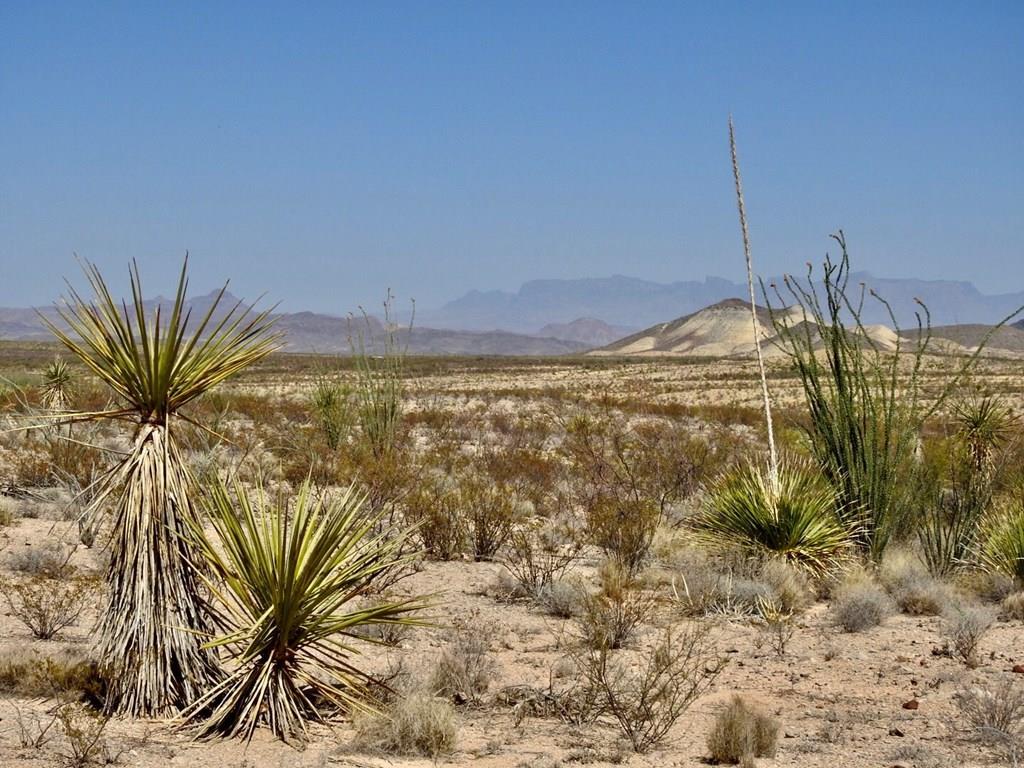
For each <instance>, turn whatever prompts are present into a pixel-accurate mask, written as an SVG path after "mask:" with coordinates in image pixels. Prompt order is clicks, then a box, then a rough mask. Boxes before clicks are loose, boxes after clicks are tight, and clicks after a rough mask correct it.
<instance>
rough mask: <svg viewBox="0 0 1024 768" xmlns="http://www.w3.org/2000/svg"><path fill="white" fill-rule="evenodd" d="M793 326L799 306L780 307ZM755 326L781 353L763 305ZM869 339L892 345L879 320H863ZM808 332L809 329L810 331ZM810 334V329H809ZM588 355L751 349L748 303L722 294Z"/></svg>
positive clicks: (772, 352)
mask: <svg viewBox="0 0 1024 768" xmlns="http://www.w3.org/2000/svg"><path fill="white" fill-rule="evenodd" d="M782 312H783V313H785V314H784V315H783V316H784V317H787V318H788V320H789V322H791V323H793V325H794V328H796V327H797V325H798V324H800V323H802V322H803V316H802V314H801V313H800V311H799V309H797V308H792V309H789V310H782ZM757 314H758V321H759V323H760V326H761V336H762V340H763V345H762V348H763V350H764V353H765V355H766V356H769V357H773V356H776V355H781V354H782V351H781V350H780V349H779V347H778V346H777V345H776V344H775V343H774V339H775V332H774V329H773V327H772V322H771V317H770V316H769V314H768V310H767V309H765V308H764V307H758V308H757ZM864 330H865V331H866V332H867V334H868V336H869V337H870V338H871V340H872V342H873V343H874V344H875V345H876V346H877V347H879V348H880V349H884V350H891V349H895V347H896V343H897V341H898V337H897V335H896V332H895V331H893V330H892V328H889V327H888V326H885V325H880V324H876V325H868V326H865V329H864ZM812 333H815V332H814V331H812ZM815 335H816V333H815ZM588 354H590V355H627V356H634V355H637V356H641V357H653V356H684V357H746V356H749V355H753V354H754V342H753V329H752V327H751V320H750V305H749V304H748V303H747V302H745V301H743V300H742V299H726V300H725V301H720V302H718V303H717V304H712V305H711V306H710V307H705V308H704V309H702V310H700V311H699V312H694V313H693V314H691V315H686V316H685V317H680V318H679V319H677V320H673V321H671V322H669V323H659V324H658V325H654V326H651V327H650V328H647V329H646V330H643V331H640V332H639V333H635V334H633V335H632V336H627V337H626V338H624V339H620V340H619V341H616V342H613V343H612V344H608V345H606V346H604V347H602V348H601V349H596V350H593V351H591V352H589V353H588Z"/></svg>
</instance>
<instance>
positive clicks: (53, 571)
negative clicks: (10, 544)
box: [7, 539, 74, 579]
mask: <svg viewBox="0 0 1024 768" xmlns="http://www.w3.org/2000/svg"><path fill="white" fill-rule="evenodd" d="M73 552H74V550H73V549H72V548H70V547H66V546H64V545H63V544H61V543H60V542H58V541H54V540H53V539H49V540H47V541H46V542H44V543H43V544H41V545H40V546H38V547H25V548H24V549H16V550H15V551H14V553H13V554H12V555H10V557H9V558H8V559H7V567H8V568H10V569H11V570H12V571H16V572H18V573H23V574H26V575H29V576H40V577H46V578H51V579H57V578H61V577H63V576H65V575H67V574H68V572H69V570H70V567H69V565H68V560H70V559H71V555H72V553H73Z"/></svg>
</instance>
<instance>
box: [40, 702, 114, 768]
mask: <svg viewBox="0 0 1024 768" xmlns="http://www.w3.org/2000/svg"><path fill="white" fill-rule="evenodd" d="M55 714H56V717H57V722H58V724H59V725H60V729H61V731H63V733H64V740H65V743H66V744H67V751H66V752H64V753H62V754H61V757H62V758H63V761H62V762H63V763H64V765H65V766H66V767H67V768H85V767H86V766H89V765H112V764H114V763H116V762H117V756H115V755H112V754H111V753H110V750H109V748H108V747H107V741H106V739H105V738H104V736H103V734H104V732H105V731H106V728H107V723H109V722H110V715H108V714H106V713H101V712H97V711H96V710H95V709H92V708H90V707H87V706H84V705H82V704H78V703H74V702H68V703H65V704H61V705H60V706H59V707H58V708H57V710H56V712H55Z"/></svg>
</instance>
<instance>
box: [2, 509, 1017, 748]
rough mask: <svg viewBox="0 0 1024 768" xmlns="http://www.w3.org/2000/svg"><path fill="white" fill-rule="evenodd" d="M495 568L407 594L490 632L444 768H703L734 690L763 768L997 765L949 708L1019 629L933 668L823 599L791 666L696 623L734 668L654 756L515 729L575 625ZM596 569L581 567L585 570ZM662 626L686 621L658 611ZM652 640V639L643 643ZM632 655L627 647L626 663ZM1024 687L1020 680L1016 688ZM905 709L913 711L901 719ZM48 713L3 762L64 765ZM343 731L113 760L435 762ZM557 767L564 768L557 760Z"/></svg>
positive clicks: (432, 634) (928, 639)
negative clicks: (356, 740) (377, 750)
mask: <svg viewBox="0 0 1024 768" xmlns="http://www.w3.org/2000/svg"><path fill="white" fill-rule="evenodd" d="M66 525H67V524H66V523H58V524H57V527H56V528H54V524H53V523H51V522H48V521H44V520H28V519H25V520H20V521H17V523H16V524H15V525H14V526H12V527H8V528H5V529H2V530H0V542H2V544H3V550H4V551H3V556H4V558H9V557H10V555H11V553H12V552H13V551H14V550H16V549H18V548H21V547H26V546H34V545H36V544H38V543H39V542H40V541H41V540H42V539H44V538H45V537H49V536H53V535H55V534H57V535H59V534H60V532H61V527H66ZM94 558H95V553H93V552H91V551H88V550H85V548H84V547H79V551H77V552H76V554H75V560H74V561H73V562H76V563H78V564H79V565H81V566H83V567H87V566H88V565H89V563H90V562H91V561H92V560H94ZM499 569H500V566H499V565H497V564H494V563H469V562H465V563H463V562H456V563H427V564H426V565H425V566H424V568H423V569H422V570H421V571H420V572H418V573H416V574H415V575H414V576H412V577H410V578H409V579H407V580H406V581H404V582H402V588H403V589H404V590H408V591H410V592H414V593H422V592H439V593H440V595H439V603H440V605H443V607H444V613H445V615H446V616H450V617H451V621H452V622H453V623H454V624H457V625H458V624H461V625H464V626H466V627H468V628H470V629H471V630H472V631H484V632H487V633H488V634H489V637H490V647H491V653H492V657H493V660H494V663H495V672H494V679H493V682H492V684H491V686H490V689H489V690H488V693H487V696H486V697H485V698H486V701H485V704H484V705H483V706H481V707H477V708H460V710H459V713H458V721H459V736H458V745H457V749H456V751H455V753H454V754H452V755H450V756H448V757H445V758H442V759H441V760H439V763H441V764H450V765H470V764H472V765H474V766H481V768H485V767H490V766H493V767H494V768H498V767H501V768H512V767H514V766H533V765H536V766H554V765H559V764H565V765H568V764H576V763H579V764H589V765H596V766H601V765H610V764H628V765H634V766H699V765H702V764H705V763H706V754H707V751H706V748H705V737H706V734H707V733H708V730H709V728H710V725H711V720H712V718H713V716H714V714H715V712H716V711H717V709H718V708H719V706H720V705H721V703H722V702H723V701H725V700H726V699H728V697H729V696H731V695H732V694H733V693H743V694H747V695H749V696H750V697H751V698H752V699H754V700H756V701H758V702H760V704H761V705H762V706H763V707H764V708H765V709H767V710H768V711H770V712H772V713H774V714H775V715H776V716H777V717H778V718H779V719H780V721H781V723H782V727H783V737H782V738H781V739H780V741H779V749H778V753H777V755H776V756H775V757H774V758H773V759H763V760H759V761H758V762H759V764H760V765H764V766H789V765H801V766H837V765H843V766H889V765H904V766H952V765H962V766H968V765H993V764H998V762H997V761H996V757H995V755H994V754H993V753H989V752H987V751H986V750H984V749H981V748H979V747H978V746H977V745H975V744H973V743H969V742H967V741H965V740H964V739H963V738H962V734H960V733H959V732H958V731H957V730H956V728H955V724H956V722H955V721H956V718H955V716H954V713H955V706H954V703H953V701H952V696H953V694H954V692H955V691H956V690H957V688H958V686H960V685H961V684H965V683H967V682H968V681H980V680H995V679H1000V678H1008V677H1018V676H1014V675H1013V674H1012V672H1010V670H1011V668H1012V667H1013V665H1014V664H1015V663H1018V662H1022V661H1024V632H1022V631H1021V627H1020V625H1019V624H1016V625H1014V624H1007V623H999V624H997V625H996V626H995V628H994V629H992V630H991V631H990V632H989V634H988V635H987V636H986V638H985V639H984V641H983V646H982V654H981V656H982V658H983V664H982V665H981V667H980V668H978V669H976V670H967V669H966V668H965V667H964V666H963V664H961V663H960V662H957V661H955V660H953V659H951V658H946V657H941V656H935V655H933V653H932V650H933V649H934V648H937V647H938V646H939V645H940V644H941V630H942V620H941V619H938V618H912V617H907V616H895V617H892V618H890V619H888V620H887V621H886V622H885V623H884V624H883V625H882V626H880V627H876V628H875V629H872V630H869V631H867V632H865V633H859V634H844V633H842V632H840V631H839V630H838V629H837V628H836V627H834V626H833V625H832V623H831V621H830V618H829V615H828V607H827V605H826V604H824V603H818V604H816V605H814V606H812V607H811V608H810V609H809V610H808V611H807V612H806V613H804V614H802V615H801V617H800V619H799V624H798V628H797V631H796V634H795V636H794V638H793V640H792V642H791V646H790V649H789V650H788V651H787V655H786V657H785V658H783V659H780V658H778V657H777V656H776V655H775V653H774V651H772V650H770V649H769V648H768V647H767V646H766V645H763V644H762V643H760V642H759V639H760V637H761V635H760V632H759V630H758V629H757V628H756V627H755V626H753V625H752V624H750V623H749V622H747V621H744V620H741V619H733V620H727V619H715V620H712V619H700V621H711V622H712V623H713V629H712V634H713V638H714V640H715V644H716V647H717V649H718V652H719V653H721V654H722V655H723V656H725V657H726V658H727V659H728V660H729V663H728V665H727V667H726V668H725V671H724V672H723V673H722V675H721V676H720V677H719V678H718V680H717V682H716V684H715V686H714V688H713V690H712V692H710V693H709V694H707V695H706V696H704V697H703V698H701V699H700V700H698V701H697V702H696V704H695V705H694V706H693V707H692V708H691V709H690V711H689V712H688V713H687V714H685V715H684V716H683V717H682V718H681V719H680V721H679V722H678V723H677V724H676V725H675V727H674V728H673V730H672V731H671V733H670V735H669V738H668V739H667V740H666V741H665V743H664V744H663V745H662V746H661V747H660V748H658V749H657V750H655V751H653V752H651V753H649V754H647V755H634V754H631V753H630V752H629V751H628V750H627V749H626V748H625V746H624V745H623V742H622V741H621V739H620V737H619V735H618V731H617V728H616V727H615V726H614V725H613V724H612V723H611V722H600V723H598V724H596V725H594V726H589V727H584V728H575V727H571V726H568V725H565V724H563V723H561V722H560V721H558V720H555V719H538V718H527V719H525V720H523V722H522V723H520V724H519V725H518V726H517V725H516V724H515V718H514V716H513V712H512V710H511V708H510V707H508V706H506V705H502V704H500V703H498V700H499V699H500V698H501V697H500V694H501V692H502V690H503V689H505V688H506V687H508V686H518V685H531V686H537V687H545V686H547V684H548V682H549V678H550V674H551V670H552V668H554V667H556V666H557V665H558V664H559V661H560V659H562V658H563V657H564V648H565V645H564V643H565V642H567V640H566V637H567V634H566V630H567V629H568V627H567V626H566V624H565V622H564V621H563V620H560V619H556V618H552V617H550V616H547V615H545V614H543V613H542V612H541V611H540V610H539V609H537V608H534V607H531V606H529V605H525V604H511V605H510V604H507V603H504V602H499V601H497V600H496V599H494V598H492V597H490V596H488V594H487V593H488V587H489V586H491V585H492V584H493V582H494V580H495V577H496V575H497V572H498V571H499ZM591 570H592V568H591V566H590V564H587V563H584V565H583V566H582V567H581V570H580V573H581V575H583V576H588V575H589V574H590V572H591ZM94 615H95V614H94V613H93V614H91V615H89V616H85V617H83V619H82V620H81V621H80V622H79V623H78V624H77V625H76V626H75V627H72V628H70V629H68V630H67V631H65V632H64V633H63V635H62V636H61V638H60V639H59V640H55V641H38V640H33V639H32V637H31V635H30V634H29V633H28V631H27V630H26V629H25V627H24V626H22V625H21V624H20V623H19V622H18V621H16V620H15V619H14V618H13V617H11V616H9V615H5V616H3V617H0V654H3V655H7V654H12V653H23V652H25V650H26V649H28V650H29V651H30V652H34V653H39V654H44V655H45V654H53V653H55V652H58V651H60V650H61V649H64V648H75V647H77V648H79V649H82V648H88V646H89V645H90V643H91V641H92V634H91V629H92V617H94ZM659 620H660V621H661V622H682V621H687V620H685V619H682V618H681V617H679V616H678V615H677V614H674V613H673V611H672V609H671V606H669V605H667V604H666V605H665V606H664V609H663V611H662V613H661V615H660V619H659ZM656 632H657V630H655V629H654V628H649V629H648V630H647V631H646V634H645V635H644V637H642V638H641V640H640V641H639V642H640V643H641V645H642V644H643V643H645V642H646V641H647V640H649V639H650V638H651V637H652V636H653V635H654V634H655V633H656ZM449 637H450V630H448V629H445V628H431V629H419V630H413V631H412V633H411V634H410V635H408V636H407V639H406V640H405V641H404V642H403V647H402V648H400V649H395V650H387V651H380V650H377V649H371V653H370V658H369V661H370V663H371V664H372V665H374V666H376V667H381V666H383V665H384V664H385V663H386V660H387V656H388V655H389V654H391V655H394V656H397V657H401V658H402V659H404V661H405V662H406V664H407V665H408V666H409V667H410V668H411V669H412V670H413V671H414V672H418V673H419V674H427V673H428V672H429V670H430V668H431V665H432V663H433V662H434V660H435V659H436V658H437V656H438V654H439V653H440V651H441V649H442V647H443V646H444V644H445V643H446V642H447V640H448V638H449ZM625 652H626V653H628V651H625ZM1022 684H1024V681H1022ZM911 699H916V700H917V701H918V702H919V708H918V709H917V710H915V711H911V710H907V709H904V708H903V706H902V705H903V704H904V703H905V702H907V701H910V700H911ZM48 706H49V704H48V703H47V702H43V701H30V700H24V699H18V698H4V699H0V765H4V766H10V767H11V768H15V767H17V768H22V767H24V768H28V766H49V765H60V764H62V762H63V760H62V758H61V756H60V753H61V752H62V751H63V747H62V737H60V736H59V735H56V736H55V737H54V738H53V739H52V740H51V742H50V743H48V744H46V745H45V746H44V747H42V748H41V749H33V748H25V747H21V746H20V745H19V739H18V717H19V712H20V716H21V718H22V719H23V720H25V721H27V722H30V721H31V719H32V717H39V718H45V712H46V710H47V707H48ZM352 736H353V730H352V727H351V725H350V724H348V723H344V722H339V723H337V724H336V725H334V726H333V727H332V728H330V729H328V728H318V729H315V730H314V736H313V738H312V740H311V741H310V743H309V744H308V745H307V746H306V747H305V748H304V749H303V750H296V749H294V748H292V747H289V746H286V745H284V744H281V743H279V742H276V741H274V740H273V739H272V738H271V737H270V736H269V734H267V733H266V732H262V733H259V734H258V735H257V737H256V738H255V739H254V740H253V742H252V743H251V744H249V745H248V746H246V745H245V744H244V743H241V742H237V741H215V742H201V743H197V742H193V741H191V740H190V739H189V738H188V736H187V735H185V734H181V733H177V732H175V731H174V730H173V729H172V728H171V727H170V726H169V725H168V724H167V723H164V722H158V721H136V722H132V721H113V722H112V723H111V724H110V726H109V727H108V732H107V736H106V738H107V741H108V743H109V744H110V746H111V748H112V749H113V750H114V751H115V752H121V754H120V757H119V760H118V762H119V764H122V765H132V766H165V765H166V766H203V767H210V768H213V767H214V766H216V767H217V768H231V767H233V766H239V767H242V766H321V765H342V766H345V765H348V766H426V765H431V764H432V761H430V760H428V759H415V758H399V757H395V756H381V755H371V754H363V753H359V752H357V751H354V749H353V747H352V746H351V741H352ZM559 761H561V763H559Z"/></svg>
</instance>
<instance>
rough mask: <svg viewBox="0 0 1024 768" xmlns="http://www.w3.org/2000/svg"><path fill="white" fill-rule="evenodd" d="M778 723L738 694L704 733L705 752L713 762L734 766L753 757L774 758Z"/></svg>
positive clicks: (777, 737)
mask: <svg viewBox="0 0 1024 768" xmlns="http://www.w3.org/2000/svg"><path fill="white" fill-rule="evenodd" d="M780 727H781V726H780V725H779V721H778V720H776V719H775V718H774V717H772V716H771V715H769V714H768V713H766V712H764V711H762V710H761V709H759V708H758V707H755V706H753V705H751V704H750V703H748V702H747V700H746V699H745V698H743V697H742V696H739V695H735V696H733V697H732V700H731V701H730V702H729V703H728V704H727V705H726V706H725V707H724V708H723V709H722V710H721V711H720V712H719V713H718V715H716V716H715V723H714V725H713V726H712V727H711V733H709V734H708V752H709V753H710V756H711V760H712V762H714V763H726V764H729V765H735V764H737V763H741V762H744V761H748V762H749V761H752V759H753V758H755V757H774V756H775V747H776V744H777V743H778V739H779V729H780Z"/></svg>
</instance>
